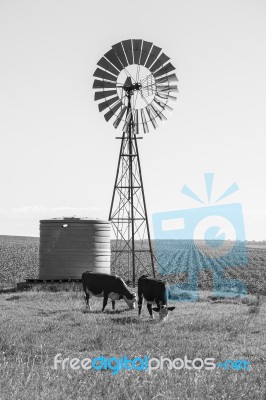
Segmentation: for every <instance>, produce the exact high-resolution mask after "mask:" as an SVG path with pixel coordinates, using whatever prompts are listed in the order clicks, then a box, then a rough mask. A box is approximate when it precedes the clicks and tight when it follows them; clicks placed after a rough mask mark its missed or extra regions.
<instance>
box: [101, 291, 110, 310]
mask: <svg viewBox="0 0 266 400" xmlns="http://www.w3.org/2000/svg"><path fill="white" fill-rule="evenodd" d="M108 294H109V293H108V292H104V296H103V308H102V311H104V309H105V307H106V304H107V301H108Z"/></svg>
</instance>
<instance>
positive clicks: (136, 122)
mask: <svg viewBox="0 0 266 400" xmlns="http://www.w3.org/2000/svg"><path fill="white" fill-rule="evenodd" d="M133 121H134V125H133V129H134V133H135V135H138V134H139V112H138V110H135V113H134V118H133Z"/></svg>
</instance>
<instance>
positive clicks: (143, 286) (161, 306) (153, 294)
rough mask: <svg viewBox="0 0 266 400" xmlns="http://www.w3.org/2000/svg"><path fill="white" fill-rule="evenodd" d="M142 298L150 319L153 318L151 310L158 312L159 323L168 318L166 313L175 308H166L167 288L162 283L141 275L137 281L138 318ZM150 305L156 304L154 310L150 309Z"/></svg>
mask: <svg viewBox="0 0 266 400" xmlns="http://www.w3.org/2000/svg"><path fill="white" fill-rule="evenodd" d="M143 297H144V299H145V300H146V302H147V308H148V311H149V313H150V316H151V318H153V315H152V310H154V311H156V312H159V319H160V321H162V320H164V319H166V318H167V317H168V311H172V310H174V309H175V307H167V300H168V296H167V288H166V284H165V282H164V281H162V280H159V279H155V278H150V277H148V276H147V275H142V276H141V277H140V278H139V280H138V298H139V299H138V305H139V317H140V315H141V308H142V301H143ZM152 304H156V305H157V307H156V308H152Z"/></svg>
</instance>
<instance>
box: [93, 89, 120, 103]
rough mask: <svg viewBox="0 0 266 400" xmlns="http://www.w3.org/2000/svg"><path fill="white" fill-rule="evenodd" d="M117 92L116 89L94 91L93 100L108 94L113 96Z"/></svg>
mask: <svg viewBox="0 0 266 400" xmlns="http://www.w3.org/2000/svg"><path fill="white" fill-rule="evenodd" d="M116 94H117V91H116V90H102V91H101V92H96V93H95V95H94V100H95V101H97V100H100V99H103V98H105V97H110V96H114V95H116Z"/></svg>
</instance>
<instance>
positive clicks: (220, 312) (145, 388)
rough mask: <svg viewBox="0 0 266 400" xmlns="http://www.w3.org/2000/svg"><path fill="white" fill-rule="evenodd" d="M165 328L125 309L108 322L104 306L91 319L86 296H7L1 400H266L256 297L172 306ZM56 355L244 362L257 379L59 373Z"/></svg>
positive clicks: (96, 306) (261, 311) (0, 350)
mask: <svg viewBox="0 0 266 400" xmlns="http://www.w3.org/2000/svg"><path fill="white" fill-rule="evenodd" d="M173 304H175V305H176V307H177V308H176V309H175V310H174V311H173V312H172V314H171V316H170V318H169V321H168V322H167V323H164V324H161V323H158V322H157V320H155V321H151V320H149V318H148V311H147V309H146V306H145V308H144V310H143V317H142V319H141V320H139V319H138V317H137V311H136V310H132V311H128V310H126V305H125V303H123V302H122V301H121V302H118V307H117V310H116V311H111V310H110V309H111V307H110V304H109V306H107V311H106V313H104V314H103V313H101V312H99V311H100V308H101V300H99V299H94V300H93V311H91V312H85V307H84V305H85V304H84V300H83V295H82V292H80V291H77V292H75V291H69V292H56V293H51V292H44V291H40V292H37V291H32V292H23V293H15V294H2V295H0V308H1V323H0V387H1V392H0V399H1V400H6V399H21V400H22V399H36V400H37V399H49V400H50V399H55V400H57V399H77V400H78V399H95V400H96V399H97V400H98V399H106V400H107V399H108V400H110V399H117V400H120V399H121V400H124V399H128V400H133V399H136V400H137V399H142V400H144V399H147V400H152V399H169V400H170V399H180V400H181V399H197V400H201V399H215V400H216V399H219V400H221V399H248V400H251V399H254V400H255V399H256V400H260V399H265V395H266V386H265V385H266V380H265V372H264V371H265V358H264V355H265V353H264V354H263V351H265V337H264V333H265V328H266V326H265V325H266V321H265V308H266V306H265V302H264V301H261V302H260V304H258V302H257V300H256V299H255V297H254V296H253V297H250V298H249V299H245V300H244V299H242V300H240V299H239V300H238V301H237V300H231V301H229V300H228V301H227V302H217V303H216V302H211V301H208V300H207V298H206V297H205V298H204V296H203V298H202V301H200V302H197V303H173ZM57 353H61V354H62V357H63V358H65V357H70V358H73V357H77V358H79V359H83V358H86V357H89V358H93V357H97V356H100V355H104V356H106V357H112V356H114V357H117V358H119V357H123V356H125V355H126V356H127V357H128V358H134V357H136V356H139V357H143V356H144V355H148V356H149V357H158V358H159V357H160V356H163V357H169V358H170V359H174V358H184V356H185V355H187V357H188V358H190V359H194V358H196V357H198V358H203V359H204V358H205V357H214V358H215V360H216V361H217V362H218V361H225V360H226V359H228V358H229V359H233V360H236V359H246V360H248V361H249V362H250V364H251V370H250V372H247V371H224V370H223V369H219V368H216V369H215V370H210V371H207V370H205V369H201V370H186V369H182V370H167V369H163V370H158V371H157V370H155V371H153V372H152V373H151V374H148V373H147V372H146V371H120V372H119V373H118V374H117V375H112V373H111V371H110V370H106V371H95V370H89V371H84V370H72V369H70V368H67V369H65V370H62V369H58V370H53V369H52V366H53V359H54V356H55V355H56V354H57Z"/></svg>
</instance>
